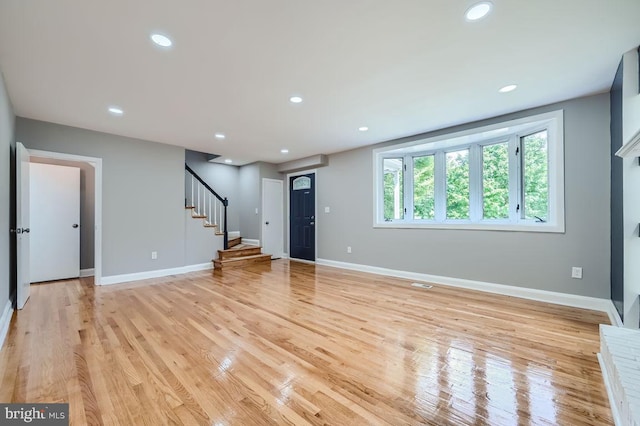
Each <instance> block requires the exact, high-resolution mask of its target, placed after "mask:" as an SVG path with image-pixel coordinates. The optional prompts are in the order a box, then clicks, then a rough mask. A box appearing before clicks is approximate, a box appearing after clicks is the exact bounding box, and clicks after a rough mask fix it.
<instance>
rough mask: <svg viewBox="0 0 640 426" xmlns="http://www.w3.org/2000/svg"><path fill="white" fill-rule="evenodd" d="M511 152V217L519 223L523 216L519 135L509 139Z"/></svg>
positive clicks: (512, 220)
mask: <svg viewBox="0 0 640 426" xmlns="http://www.w3.org/2000/svg"><path fill="white" fill-rule="evenodd" d="M509 153H510V154H509V218H510V220H511V222H516V223H517V222H520V218H521V217H522V163H521V161H520V159H521V158H522V146H521V144H520V138H519V137H518V135H513V136H511V138H510V139H509ZM518 206H520V209H518Z"/></svg>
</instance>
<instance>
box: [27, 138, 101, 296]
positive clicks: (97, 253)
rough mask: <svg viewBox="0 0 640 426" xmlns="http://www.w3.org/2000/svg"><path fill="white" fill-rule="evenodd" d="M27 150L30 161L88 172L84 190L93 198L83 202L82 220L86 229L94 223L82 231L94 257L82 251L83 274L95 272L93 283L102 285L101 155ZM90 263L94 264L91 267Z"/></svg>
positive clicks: (86, 248) (84, 245) (85, 248)
mask: <svg viewBox="0 0 640 426" xmlns="http://www.w3.org/2000/svg"><path fill="white" fill-rule="evenodd" d="M28 151H29V155H30V157H31V162H34V163H44V164H55V165H63V166H64V165H67V166H72V167H79V168H80V169H81V173H82V171H84V172H85V173H84V177H85V180H84V181H83V185H85V187H84V188H83V189H84V194H85V195H87V194H88V196H89V197H90V198H91V200H88V201H87V202H85V203H83V202H81V211H82V215H83V217H82V218H81V222H80V223H85V224H86V225H87V226H85V230H86V231H89V229H90V228H91V227H92V228H93V232H90V231H89V232H85V233H84V235H81V243H80V247H81V250H82V252H84V256H85V257H86V255H87V253H91V252H93V259H87V258H82V256H83V255H82V254H81V261H80V262H81V268H80V276H81V277H87V276H91V275H93V277H94V285H100V284H101V281H102V159H101V158H95V157H85V156H81V155H73V154H64V153H59V152H49V151H41V150H34V149H30V150H28ZM91 194H93V195H92V196H91ZM83 204H84V206H83ZM89 204H91V205H89ZM90 216H92V217H90ZM82 219H84V221H83V220H82ZM91 249H92V250H91ZM89 256H90V254H89ZM91 260H93V261H92V262H91ZM91 265H92V267H88V266H91Z"/></svg>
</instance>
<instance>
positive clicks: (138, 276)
mask: <svg viewBox="0 0 640 426" xmlns="http://www.w3.org/2000/svg"><path fill="white" fill-rule="evenodd" d="M207 269H213V262H207V263H200V264H197V265H188V266H181V267H179V268H170V269H157V270H155V271H146V272H136V273H133V274H122V275H111V276H108V277H102V280H101V281H100V285H111V284H120V283H126V282H130V281H140V280H148V279H150V278H160V277H168V276H169V275H178V274H186V273H188V272H195V271H205V270H207Z"/></svg>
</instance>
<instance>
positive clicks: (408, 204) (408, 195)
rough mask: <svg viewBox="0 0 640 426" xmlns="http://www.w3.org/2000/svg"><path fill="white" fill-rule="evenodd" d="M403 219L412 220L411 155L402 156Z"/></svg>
mask: <svg viewBox="0 0 640 426" xmlns="http://www.w3.org/2000/svg"><path fill="white" fill-rule="evenodd" d="M402 176H403V177H404V208H405V213H404V220H413V157H411V156H410V155H406V156H405V157H404V174H403V175H402Z"/></svg>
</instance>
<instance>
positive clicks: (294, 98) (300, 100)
mask: <svg viewBox="0 0 640 426" xmlns="http://www.w3.org/2000/svg"><path fill="white" fill-rule="evenodd" d="M289 101H291V102H292V103H294V104H299V103H300V102H302V98H301V97H300V96H292V97H290V98H289Z"/></svg>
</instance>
